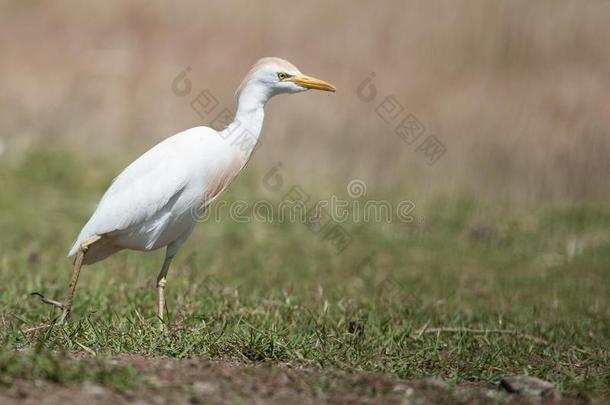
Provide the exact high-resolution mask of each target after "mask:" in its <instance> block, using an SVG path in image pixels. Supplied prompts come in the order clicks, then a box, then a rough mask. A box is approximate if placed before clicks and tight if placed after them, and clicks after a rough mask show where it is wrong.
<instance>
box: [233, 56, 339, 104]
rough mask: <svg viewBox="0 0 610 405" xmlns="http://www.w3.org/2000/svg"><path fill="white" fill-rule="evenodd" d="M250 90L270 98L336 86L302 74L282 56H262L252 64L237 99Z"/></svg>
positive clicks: (331, 88) (328, 89) (331, 89)
mask: <svg viewBox="0 0 610 405" xmlns="http://www.w3.org/2000/svg"><path fill="white" fill-rule="evenodd" d="M246 89H248V90H249V91H251V92H253V93H257V94H261V95H263V94H264V95H265V96H266V98H270V97H272V96H274V95H276V94H283V93H300V92H302V91H305V90H309V89H315V90H323V91H332V92H334V91H335V90H336V89H335V86H333V85H332V84H330V83H327V82H325V81H323V80H320V79H316V78H313V77H310V76H306V75H304V74H302V73H301V72H300V71H299V69H297V67H296V66H294V65H293V64H292V63H290V62H288V61H287V60H284V59H280V58H262V59H259V60H258V62H256V63H255V64H254V66H252V68H251V69H250V71H249V72H248V74H247V75H246V77H245V78H244V80H243V81H242V83H241V84H240V85H239V88H238V89H237V92H236V93H235V96H236V98H237V99H239V98H240V95H241V94H242V93H243V92H245V91H246Z"/></svg>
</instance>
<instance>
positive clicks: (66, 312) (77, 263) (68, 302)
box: [60, 235, 101, 322]
mask: <svg viewBox="0 0 610 405" xmlns="http://www.w3.org/2000/svg"><path fill="white" fill-rule="evenodd" d="M100 239H101V237H100V236H97V235H96V236H94V237H92V238H90V239H88V240H86V241H85V242H83V244H81V247H80V250H79V251H78V253H77V254H76V260H74V270H73V271H72V279H71V280H70V288H69V289H68V295H67V296H66V298H65V299H64V302H63V304H62V308H63V313H62V315H61V319H60V322H63V321H67V320H69V319H70V313H71V311H72V300H73V299H74V293H75V292H76V284H77V283H78V276H79V275H80V270H81V268H82V267H83V261H84V260H85V255H86V254H87V250H89V246H91V245H92V244H94V243H95V242H97V241H98V240H100Z"/></svg>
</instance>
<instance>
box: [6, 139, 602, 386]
mask: <svg viewBox="0 0 610 405" xmlns="http://www.w3.org/2000/svg"><path fill="white" fill-rule="evenodd" d="M119 168H120V167H119V166H118V165H117V164H116V163H110V162H107V161H99V160H98V161H95V162H91V161H90V162H84V161H79V160H77V159H76V158H75V157H74V156H72V155H70V154H66V153H58V152H53V151H47V152H44V153H40V152H38V153H32V154H30V155H28V157H26V158H24V159H22V160H19V161H15V162H4V163H0V181H1V184H2V192H1V194H0V229H2V233H1V234H0V276H1V277H2V280H3V281H2V288H1V289H0V323H1V326H2V328H1V331H0V339H2V342H3V345H2V348H1V349H0V382H10V381H11V379H14V378H48V379H51V380H54V381H60V382H66V381H76V382H78V381H82V380H84V379H90V380H94V381H98V382H101V383H104V384H108V385H112V386H117V387H119V388H121V387H123V386H124V385H125V384H127V383H126V381H130V380H131V379H130V378H127V376H130V375H132V374H133V373H132V371H131V370H129V369H128V368H117V367H114V368H112V367H111V366H108V365H104V362H103V360H99V361H98V362H96V363H95V365H94V366H90V365H89V366H82V367H81V366H78V365H74V364H72V365H71V366H69V367H68V366H66V368H63V369H62V366H61V364H64V363H65V355H64V354H62V353H70V352H82V353H84V354H87V353H89V354H90V353H96V354H97V355H99V356H100V357H101V358H102V359H103V358H104V355H111V354H115V353H133V352H135V353H147V354H152V355H165V356H173V357H186V356H191V355H205V356H210V357H212V358H227V357H228V358H232V359H240V360H246V361H269V362H288V363H293V364H298V365H306V366H314V367H324V368H333V369H342V370H348V371H359V370H365V371H376V372H381V373H387V374H391V375H395V376H398V377H401V378H409V377H419V376H440V377H442V378H445V379H448V380H450V381H453V382H463V381H478V382H492V383H497V381H498V380H499V379H500V378H501V377H502V376H505V375H508V374H524V373H525V374H530V375H534V376H538V377H540V378H543V379H546V380H550V381H553V382H555V383H557V384H558V385H559V386H560V387H561V388H562V389H566V390H571V391H578V392H582V393H585V394H587V395H593V396H608V395H610V392H609V388H608V387H609V386H610V368H609V367H608V364H610V351H609V350H610V349H609V348H610V321H609V320H610V306H609V303H610V293H609V288H608V286H610V228H609V225H610V206H608V205H607V204H606V205H605V206H604V205H602V204H595V203H582V204H572V205H566V204H553V203H550V202H546V203H545V204H544V205H540V206H537V207H535V208H533V209H532V208H530V209H526V208H506V206H494V205H492V204H490V203H483V202H479V201H477V200H476V199H475V198H473V197H471V196H459V197H457V196H450V197H446V198H441V197H439V198H437V199H434V200H428V203H426V205H425V206H421V205H418V206H417V208H416V217H417V218H419V219H421V218H423V222H422V221H420V220H419V219H418V221H416V223H415V224H397V223H394V224H391V225H381V224H363V223H348V224H346V225H345V226H346V228H347V229H348V230H349V231H350V233H351V234H352V238H353V239H352V243H351V244H350V245H349V246H348V247H347V248H346V249H345V250H344V251H343V252H342V253H340V254H336V253H335V251H334V249H333V247H332V246H331V244H330V243H328V242H327V241H323V240H322V239H321V238H320V237H319V236H317V235H314V234H313V233H311V232H310V231H309V230H308V229H307V228H306V227H305V226H304V225H303V224H277V223H275V224H263V223H257V222H252V223H234V222H232V221H230V220H229V219H228V218H225V220H224V221H222V222H220V223H204V224H201V225H199V226H198V228H197V230H196V231H195V234H194V235H193V237H192V238H191V240H190V241H189V242H188V243H187V244H186V245H185V246H184V248H183V250H182V251H181V253H180V255H179V256H178V257H177V259H176V260H175V262H174V266H173V268H172V269H171V271H170V273H169V278H168V288H167V295H168V297H167V299H168V305H169V308H170V323H171V328H170V330H169V332H168V333H167V334H163V333H160V332H159V331H158V330H157V325H156V322H155V321H156V319H155V314H154V303H155V294H156V292H155V289H154V288H153V287H154V280H155V277H156V274H157V272H158V270H159V268H160V265H161V260H162V252H161V251H158V252H154V253H147V254H144V253H139V252H124V253H120V254H118V255H116V256H115V257H112V258H110V259H108V260H106V261H104V262H102V263H99V264H96V265H94V266H92V267H86V268H85V269H84V271H83V273H82V275H81V279H80V281H79V289H78V291H77V295H76V301H75V307H74V315H73V318H74V319H73V322H72V323H71V324H69V325H66V326H59V325H56V326H55V327H53V328H52V329H41V330H40V331H34V332H26V330H27V329H29V328H33V327H36V326H38V325H40V324H45V323H50V322H52V320H53V319H54V317H56V316H57V315H58V313H57V312H56V311H55V312H54V310H52V309H50V308H49V307H48V306H44V305H42V304H41V303H40V302H39V301H37V300H36V299H34V298H31V297H30V296H29V294H30V292H32V291H41V292H43V293H45V294H47V295H49V296H52V297H56V298H61V297H63V295H64V293H65V290H66V288H67V284H68V281H69V277H70V273H71V264H70V261H69V260H68V259H67V258H66V257H65V255H66V252H67V250H68V248H69V246H70V244H71V242H72V240H73V238H74V237H75V235H76V234H77V232H78V230H79V229H80V226H82V225H83V224H84V222H85V221H86V219H87V218H88V215H90V213H91V212H92V209H93V207H94V204H95V203H96V201H97V199H98V198H99V197H100V195H101V193H102V192H103V190H104V189H105V187H106V186H107V185H108V183H109V181H110V180H111V178H112V177H113V175H115V174H116V172H117V169H119ZM261 177H262V174H261V173H256V172H255V171H254V170H249V171H248V173H247V174H246V176H245V177H243V178H240V179H239V180H238V182H237V183H236V184H234V185H233V186H232V187H231V189H230V190H229V192H228V193H227V195H226V196H225V197H226V199H228V200H230V201H231V200H235V199H238V198H239V199H244V200H252V201H254V200H259V199H263V198H268V199H270V200H271V201H274V202H277V201H279V199H280V197H281V193H276V194H273V193H270V192H268V191H265V190H264V189H263V187H262V185H261V181H260V179H261ZM337 184H339V186H337V190H339V192H338V194H339V196H340V197H345V196H344V190H345V189H344V184H343V183H342V182H340V181H337ZM308 191H311V192H312V194H315V195H319V196H321V197H324V196H327V195H329V194H330V192H332V190H330V191H328V190H308ZM400 191H404V192H405V193H404V194H405V195H409V197H410V198H411V199H413V200H415V201H416V203H417V194H416V193H415V192H414V191H413V190H400ZM314 192H315V193H314ZM318 193H319V194H318ZM371 194H375V192H373V191H371ZM388 195H389V196H390V197H391V198H390V199H391V200H393V201H398V200H400V199H401V193H400V192H399V191H397V190H394V191H392V192H391V193H388ZM381 196H385V194H384V193H383V192H382V191H378V195H377V196H376V197H377V198H381ZM481 225H484V226H485V227H486V228H489V229H493V231H492V232H489V233H485V234H484V235H483V236H482V237H481V238H473V237H472V236H471V231H472V229H473V227H475V226H481ZM574 240H576V241H582V243H581V242H578V243H577V246H580V248H578V249H576V250H575V251H574V253H573V254H572V253H570V252H571V251H570V247H569V246H571V245H573V242H571V241H574ZM423 327H429V328H432V327H475V328H484V329H498V328H501V329H511V330H515V331H518V332H520V333H523V334H529V335H533V336H536V337H539V338H542V339H544V340H546V341H548V342H549V343H548V345H544V344H539V343H536V342H534V341H531V340H528V339H525V338H522V337H517V336H507V335H498V334H484V335H475V334H470V333H456V334H444V333H443V334H423V335H421V336H419V337H418V336H414V334H415V332H416V331H418V330H420V329H421V328H423ZM17 349H20V350H17ZM22 349H25V350H22ZM60 370H64V371H60ZM84 370H87V372H84ZM109 375H114V376H115V377H112V378H110V377H108V376H109ZM116 376H118V377H116Z"/></svg>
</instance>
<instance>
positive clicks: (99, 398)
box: [0, 355, 586, 405]
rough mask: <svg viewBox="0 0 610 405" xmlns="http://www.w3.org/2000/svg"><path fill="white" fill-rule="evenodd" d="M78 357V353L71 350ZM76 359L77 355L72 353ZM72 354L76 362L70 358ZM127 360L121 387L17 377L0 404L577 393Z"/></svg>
mask: <svg viewBox="0 0 610 405" xmlns="http://www.w3.org/2000/svg"><path fill="white" fill-rule="evenodd" d="M79 357H82V356H79ZM80 360H82V358H81V359H80ZM74 361H79V359H78V358H75V360H74ZM110 361H111V362H113V363H114V364H118V365H131V366H133V367H134V368H136V369H137V370H138V371H140V372H141V373H142V375H143V377H144V378H143V381H142V382H141V383H140V384H138V386H136V387H133V388H131V389H130V390H128V391H126V392H118V391H116V390H114V389H112V388H109V387H104V386H101V385H97V384H92V383H85V384H81V385H77V384H69V385H60V384H55V383H52V382H48V381H42V380H36V381H25V380H18V381H16V382H14V384H13V385H12V386H10V387H0V403H2V404H10V403H19V404H39V403H45V404H81V403H86V404H88V405H95V404H107V403H114V404H133V403H140V404H145V403H152V404H162V403H168V402H171V403H191V404H198V403H205V404H225V403H239V402H245V403H249V404H250V403H251V404H285V403H299V404H319V403H327V404H347V403H349V404H430V403H432V404H436V403H438V404H440V403H442V404H448V403H449V404H451V403H455V404H487V403H490V402H496V403H497V402H502V403H519V404H530V403H537V404H539V403H543V404H579V403H585V402H586V401H585V400H584V399H582V398H578V397H574V396H572V397H570V396H557V395H556V396H547V397H542V398H532V397H527V396H522V395H515V394H509V393H506V392H505V391H503V390H501V389H499V388H498V387H494V386H483V385H480V384H464V385H461V386H458V387H450V386H449V385H448V384H446V383H445V382H443V381H441V380H438V379H434V378H427V379H416V380H400V379H394V378H391V377H389V376H386V375H381V374H374V373H347V372H340V371H325V370H320V369H310V368H308V369H303V368H291V367H289V365H279V366H278V365H277V364H274V365H271V364H244V363H239V362H233V361H218V360H209V359H206V358H201V357H193V358H188V359H172V358H159V357H147V356H143V355H122V356H117V357H114V358H112V359H111V360H110Z"/></svg>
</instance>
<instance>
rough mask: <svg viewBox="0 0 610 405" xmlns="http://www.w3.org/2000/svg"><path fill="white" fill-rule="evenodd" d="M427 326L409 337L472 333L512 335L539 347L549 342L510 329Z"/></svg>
mask: <svg viewBox="0 0 610 405" xmlns="http://www.w3.org/2000/svg"><path fill="white" fill-rule="evenodd" d="M427 326H428V325H427V324H426V326H424V327H423V328H422V329H421V330H419V331H417V332H415V333H413V334H411V337H412V338H414V339H419V338H420V337H421V336H422V335H424V334H432V333H436V334H440V333H472V334H477V335H487V334H501V335H513V336H516V337H518V338H523V339H527V340H531V341H532V342H536V343H538V344H541V345H548V344H549V342H548V341H546V340H544V339H542V338H539V337H536V336H532V335H528V334H527V333H521V332H519V331H516V330H511V329H475V328H453V327H448V328H427Z"/></svg>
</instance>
